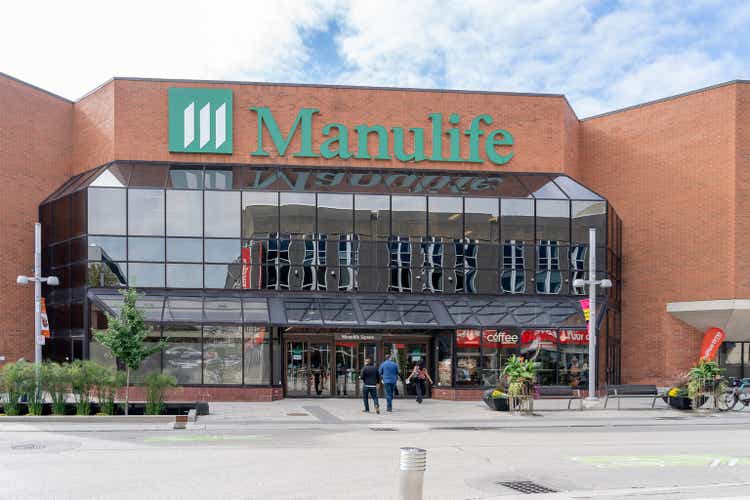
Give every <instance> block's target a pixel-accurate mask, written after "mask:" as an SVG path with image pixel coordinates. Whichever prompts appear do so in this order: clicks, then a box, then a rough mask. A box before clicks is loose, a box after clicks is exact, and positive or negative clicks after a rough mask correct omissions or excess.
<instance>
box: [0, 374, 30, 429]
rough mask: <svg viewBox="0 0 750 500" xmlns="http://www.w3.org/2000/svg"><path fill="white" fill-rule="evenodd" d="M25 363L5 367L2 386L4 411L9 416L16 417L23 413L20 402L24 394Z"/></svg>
mask: <svg viewBox="0 0 750 500" xmlns="http://www.w3.org/2000/svg"><path fill="white" fill-rule="evenodd" d="M25 363H26V362H25V361H18V362H16V363H8V364H6V365H5V366H4V367H3V371H2V377H1V378H2V386H3V391H4V392H5V403H4V404H3V409H4V410H5V414H6V415H8V416H15V415H19V414H20V413H21V405H20V404H18V400H19V399H20V398H21V395H22V394H23V365H24V364H25Z"/></svg>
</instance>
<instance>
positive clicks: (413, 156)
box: [250, 106, 514, 165]
mask: <svg viewBox="0 0 750 500" xmlns="http://www.w3.org/2000/svg"><path fill="white" fill-rule="evenodd" d="M250 110H251V111H253V112H254V113H256V114H257V115H258V143H257V144H258V149H256V150H255V151H253V152H252V153H250V155H251V156H261V157H264V156H270V155H271V153H269V151H268V150H267V149H266V147H267V146H268V143H265V144H264V142H263V138H264V131H265V133H266V134H267V135H266V137H269V136H270V138H271V142H272V143H273V147H274V149H275V150H276V151H275V153H276V154H278V155H279V156H286V155H287V150H288V149H289V145H290V144H291V143H292V139H293V138H294V136H295V134H297V131H298V130H299V137H300V148H299V150H298V151H297V152H295V153H292V156H294V157H296V158H321V157H322V158H325V159H332V158H337V159H342V160H348V159H350V158H354V159H359V160H371V159H375V160H392V159H393V158H392V157H391V148H390V147H389V144H391V143H392V144H393V155H394V156H395V159H396V160H399V161H402V162H412V161H413V162H420V161H425V160H429V161H436V162H460V163H484V162H485V158H483V157H486V159H487V160H489V161H491V162H492V163H494V164H495V165H504V164H505V163H508V162H509V161H510V160H511V158H513V154H514V153H513V151H512V150H511V147H512V146H513V136H512V135H511V134H510V132H508V131H506V130H503V129H495V130H487V131H484V130H482V124H483V123H484V124H485V125H492V123H493V122H494V120H493V119H492V117H491V116H490V115H485V114H481V115H478V116H475V117H473V118H472V120H471V122H470V124H469V127H468V128H467V129H466V130H462V128H463V127H461V125H460V124H461V117H460V116H459V115H458V114H457V113H451V114H450V115H449V116H448V126H447V127H446V124H445V123H444V121H443V114H442V113H430V114H428V115H427V119H428V120H429V121H430V132H429V133H430V137H431V142H432V151H431V154H429V155H428V154H426V153H425V129H424V128H423V127H409V128H406V129H405V128H404V127H390V128H389V127H387V126H384V125H355V126H354V127H353V129H354V134H356V136H357V139H356V142H355V143H353V144H350V141H349V135H350V132H349V127H348V126H347V125H345V124H343V123H328V124H325V125H323V127H322V134H323V137H321V138H320V139H321V140H322V142H321V143H320V148H319V149H318V150H317V151H316V150H315V149H313V137H312V135H313V134H312V132H313V118H314V116H315V115H316V114H318V113H320V110H319V109H315V108H301V109H300V110H299V112H298V113H297V117H296V119H295V120H294V123H293V124H292V126H291V128H290V129H289V131H288V132H286V133H283V132H282V131H281V130H280V129H279V126H278V124H277V123H276V119H275V118H274V116H273V112H272V111H271V108H268V107H265V106H251V107H250ZM316 128H317V127H316ZM462 134H463V135H465V136H467V137H468V138H469V151H468V155H462V154H461V151H460V143H461V135H462ZM407 135H411V136H412V137H411V138H408V137H407ZM371 136H373V137H375V138H376V145H377V146H376V150H377V153H376V154H375V156H370V152H369V149H368V145H369V143H371V142H372V141H370V137H371ZM445 136H448V153H447V156H445V152H444V148H443V142H444V138H445ZM482 136H484V140H482ZM412 142H413V144H414V149H413V151H412V152H407V151H406V148H405V147H404V144H405V143H412ZM480 145H481V146H483V148H482V147H481V146H480ZM480 149H481V150H483V151H482V152H480Z"/></svg>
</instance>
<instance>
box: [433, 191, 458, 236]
mask: <svg viewBox="0 0 750 500" xmlns="http://www.w3.org/2000/svg"><path fill="white" fill-rule="evenodd" d="M428 202H429V207H430V217H429V223H430V228H429V232H428V234H429V235H430V236H433V237H439V238H445V239H446V240H448V241H450V240H457V239H460V238H462V237H463V223H464V221H463V200H462V199H461V198H460V197H457V196H430V198H429V200H428Z"/></svg>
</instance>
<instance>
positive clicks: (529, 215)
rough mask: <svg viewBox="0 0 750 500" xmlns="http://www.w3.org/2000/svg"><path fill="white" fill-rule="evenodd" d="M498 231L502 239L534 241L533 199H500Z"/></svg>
mask: <svg viewBox="0 0 750 500" xmlns="http://www.w3.org/2000/svg"><path fill="white" fill-rule="evenodd" d="M500 233H501V237H502V239H503V240H521V241H527V242H533V241H534V200H521V199H514V198H503V199H502V200H500Z"/></svg>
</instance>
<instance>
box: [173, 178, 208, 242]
mask: <svg viewBox="0 0 750 500" xmlns="http://www.w3.org/2000/svg"><path fill="white" fill-rule="evenodd" d="M167 235H168V236H202V235H203V192H202V191H177V190H173V189H170V190H168V191H167Z"/></svg>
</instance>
